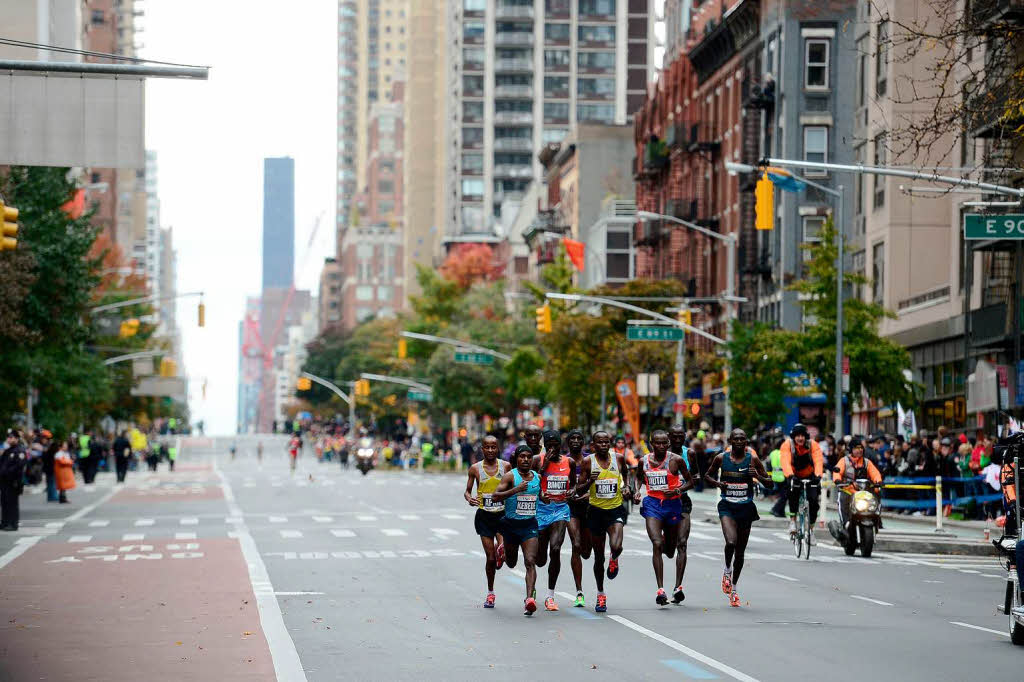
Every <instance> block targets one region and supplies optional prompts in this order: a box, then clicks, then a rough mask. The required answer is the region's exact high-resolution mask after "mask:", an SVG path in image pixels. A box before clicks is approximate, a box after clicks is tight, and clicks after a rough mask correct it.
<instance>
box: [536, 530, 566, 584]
mask: <svg viewBox="0 0 1024 682" xmlns="http://www.w3.org/2000/svg"><path fill="white" fill-rule="evenodd" d="M565 525H566V523H565V521H555V522H554V523H553V524H551V525H550V526H548V529H549V530H550V536H551V540H550V543H551V544H550V548H551V555H550V556H551V563H550V564H549V565H548V589H549V590H553V589H555V583H557V582H558V574H559V573H560V572H561V571H562V543H563V542H565ZM547 548H548V545H545V544H543V543H541V544H540V546H539V548H538V550H537V565H538V566H543V565H544V564H542V563H541V562H540V560H541V555H543V554H544V551H545V550H546V549H547Z"/></svg>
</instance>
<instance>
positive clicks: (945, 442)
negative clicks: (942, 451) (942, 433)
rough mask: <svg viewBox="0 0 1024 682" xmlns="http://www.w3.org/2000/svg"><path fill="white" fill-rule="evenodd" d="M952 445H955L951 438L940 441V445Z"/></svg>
mask: <svg viewBox="0 0 1024 682" xmlns="http://www.w3.org/2000/svg"><path fill="white" fill-rule="evenodd" d="M952 444H953V441H951V440H950V439H949V438H943V439H942V440H940V441H939V445H952Z"/></svg>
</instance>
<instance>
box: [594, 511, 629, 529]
mask: <svg viewBox="0 0 1024 682" xmlns="http://www.w3.org/2000/svg"><path fill="white" fill-rule="evenodd" d="M615 523H621V524H622V525H626V507H625V505H621V506H618V507H616V508H615V509H601V508H600V507H595V506H594V505H590V509H588V510H587V528H588V529H589V530H590V532H591V533H603V532H605V531H606V530H608V528H609V527H610V526H611V525H612V524H615Z"/></svg>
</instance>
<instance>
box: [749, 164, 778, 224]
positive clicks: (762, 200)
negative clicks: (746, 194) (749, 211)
mask: <svg viewBox="0 0 1024 682" xmlns="http://www.w3.org/2000/svg"><path fill="white" fill-rule="evenodd" d="M754 211H755V213H756V214H757V217H756V219H755V220H754V227H756V228H757V229H759V230H771V229H773V228H774V227H775V184H774V183H773V182H772V181H771V180H769V179H768V173H767V172H765V173H764V175H763V176H762V177H761V179H760V180H758V181H757V186H756V187H755V188H754Z"/></svg>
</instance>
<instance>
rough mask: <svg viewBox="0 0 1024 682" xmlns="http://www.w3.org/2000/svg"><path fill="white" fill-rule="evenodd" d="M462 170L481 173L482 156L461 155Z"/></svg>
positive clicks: (482, 168)
mask: <svg viewBox="0 0 1024 682" xmlns="http://www.w3.org/2000/svg"><path fill="white" fill-rule="evenodd" d="M462 170H463V171H464V172H472V173H482V172H483V170H484V155H483V154H463V155H462Z"/></svg>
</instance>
